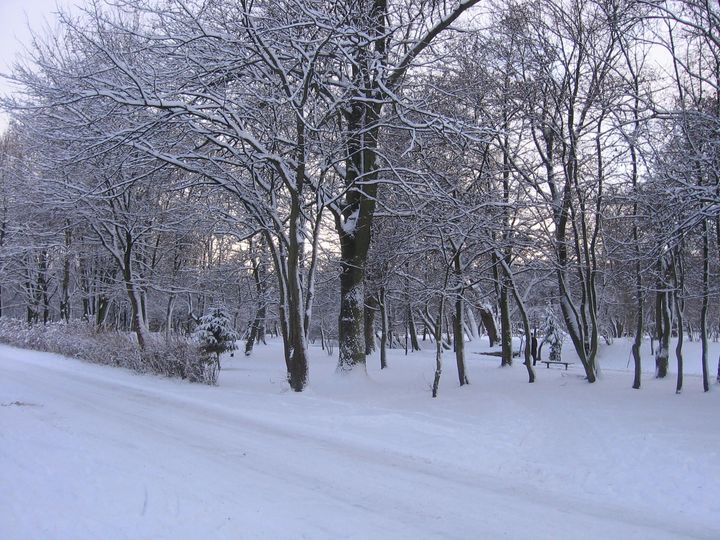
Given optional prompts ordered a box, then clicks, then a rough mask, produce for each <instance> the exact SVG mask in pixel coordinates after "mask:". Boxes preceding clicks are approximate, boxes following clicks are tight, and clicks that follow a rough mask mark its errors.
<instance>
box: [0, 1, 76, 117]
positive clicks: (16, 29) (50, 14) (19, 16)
mask: <svg viewBox="0 0 720 540" xmlns="http://www.w3.org/2000/svg"><path fill="white" fill-rule="evenodd" d="M81 1H82V0H0V73H2V74H7V73H8V72H9V71H10V70H11V69H12V65H13V62H14V60H15V57H16V55H17V54H18V53H20V52H21V51H22V50H23V46H24V45H27V44H28V43H29V42H30V28H33V29H42V28H43V26H44V25H45V23H46V22H48V23H52V21H53V20H54V18H55V13H56V12H57V10H58V7H57V6H58V5H60V6H72V5H75V4H78V3H79V2H81ZM12 91H13V87H12V85H11V84H10V83H8V81H6V80H5V79H4V78H0V94H2V95H7V94H9V93H11V92H12ZM7 122H8V118H7V115H5V114H4V113H2V112H0V131H3V130H5V128H6V127H7Z"/></svg>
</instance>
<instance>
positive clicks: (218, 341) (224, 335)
mask: <svg viewBox="0 0 720 540" xmlns="http://www.w3.org/2000/svg"><path fill="white" fill-rule="evenodd" d="M193 336H194V337H195V339H196V340H197V341H198V342H199V343H200V347H201V349H202V350H203V351H204V352H205V353H207V354H208V355H211V354H214V355H215V361H216V362H217V366H218V369H220V355H221V354H222V353H224V352H228V351H234V350H235V349H237V345H236V344H235V341H237V340H238V339H240V335H239V334H238V333H237V332H236V331H235V330H234V329H233V327H232V322H231V321H230V318H229V317H228V315H227V313H226V311H225V308H223V307H221V306H216V307H214V308H212V309H211V310H210V312H209V313H207V314H206V315H203V316H202V317H200V324H198V326H197V328H196V329H195V332H194V333H193Z"/></svg>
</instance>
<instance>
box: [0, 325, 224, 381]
mask: <svg viewBox="0 0 720 540" xmlns="http://www.w3.org/2000/svg"><path fill="white" fill-rule="evenodd" d="M152 337H153V339H151V340H150V341H149V342H148V344H147V347H146V348H145V350H140V348H139V347H138V345H137V341H136V340H135V337H134V335H132V334H127V333H123V332H117V331H110V330H103V329H98V328H97V327H95V326H93V325H91V324H89V323H85V322H80V321H74V322H70V323H59V322H56V323H49V324H46V325H43V324H35V325H30V324H27V323H26V322H24V321H21V320H18V319H8V318H6V317H3V318H0V342H2V343H6V344H8V345H13V346H16V347H21V348H24V349H34V350H37V351H45V352H53V353H57V354H62V355H64V356H71V357H74V358H79V359H81V360H85V361H87V362H92V363H94V364H104V365H111V366H118V367H124V368H128V369H131V370H133V371H136V372H138V373H153V374H156V375H165V376H167V377H180V378H182V379H187V380H188V381H190V382H200V383H205V384H211V385H212V384H215V383H216V382H217V368H216V366H215V365H214V362H210V361H208V360H207V359H206V358H205V356H206V355H204V354H203V353H202V351H201V350H200V347H199V346H198V345H197V344H195V343H193V342H191V341H189V340H187V339H183V338H181V337H179V336H174V337H170V338H169V339H165V338H159V337H157V336H152Z"/></svg>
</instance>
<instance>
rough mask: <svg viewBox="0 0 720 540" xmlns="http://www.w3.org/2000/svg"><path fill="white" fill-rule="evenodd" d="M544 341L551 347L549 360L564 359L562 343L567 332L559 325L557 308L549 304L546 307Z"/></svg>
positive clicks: (543, 342) (543, 329)
mask: <svg viewBox="0 0 720 540" xmlns="http://www.w3.org/2000/svg"><path fill="white" fill-rule="evenodd" d="M542 332H543V336H544V337H543V341H542V344H541V347H542V345H545V344H547V345H548V346H549V347H550V354H549V356H548V360H550V361H551V362H560V361H561V360H562V345H563V341H564V340H565V334H563V332H562V330H560V328H559V327H558V321H557V317H556V316H555V310H553V308H552V306H550V305H548V306H547V308H546V309H545V321H544V322H543V328H542Z"/></svg>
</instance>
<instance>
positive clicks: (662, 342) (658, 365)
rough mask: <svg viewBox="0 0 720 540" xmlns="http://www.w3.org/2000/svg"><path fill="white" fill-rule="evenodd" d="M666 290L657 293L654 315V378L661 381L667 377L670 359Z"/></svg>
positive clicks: (669, 325) (668, 308)
mask: <svg viewBox="0 0 720 540" xmlns="http://www.w3.org/2000/svg"><path fill="white" fill-rule="evenodd" d="M669 303H670V302H669V298H668V292H667V290H663V291H658V294H657V306H656V313H657V314H658V315H659V317H660V318H659V320H658V348H657V353H656V354H655V373H656V377H658V378H660V379H662V378H664V377H666V376H667V370H668V362H669V358H670V333H671V332H672V324H671V322H670V306H669Z"/></svg>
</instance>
